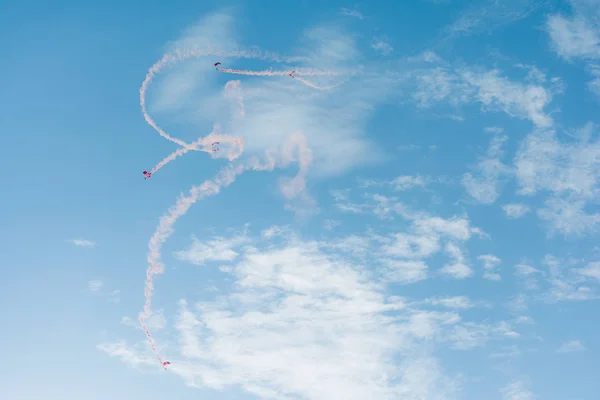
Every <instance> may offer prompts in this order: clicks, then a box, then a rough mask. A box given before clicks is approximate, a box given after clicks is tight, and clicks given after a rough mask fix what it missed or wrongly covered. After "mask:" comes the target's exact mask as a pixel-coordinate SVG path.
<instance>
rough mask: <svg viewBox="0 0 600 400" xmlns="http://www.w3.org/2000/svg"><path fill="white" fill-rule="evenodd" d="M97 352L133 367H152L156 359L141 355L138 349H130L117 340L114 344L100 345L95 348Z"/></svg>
mask: <svg viewBox="0 0 600 400" xmlns="http://www.w3.org/2000/svg"><path fill="white" fill-rule="evenodd" d="M96 347H97V348H98V350H101V351H103V352H105V353H106V354H108V355H109V356H111V357H118V358H120V359H121V361H122V362H124V363H126V364H129V365H133V366H140V365H152V364H154V363H156V358H154V357H153V356H151V355H149V354H146V353H143V352H142V351H140V349H139V347H140V346H138V348H132V347H130V346H128V345H127V342H125V341H124V340H119V341H117V342H114V343H102V344H99V345H98V346H96Z"/></svg>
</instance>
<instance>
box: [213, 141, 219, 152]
mask: <svg viewBox="0 0 600 400" xmlns="http://www.w3.org/2000/svg"><path fill="white" fill-rule="evenodd" d="M215 144H220V142H214V143H213V144H212V146H213V151H218V150H219V148H218V147H217V148H215Z"/></svg>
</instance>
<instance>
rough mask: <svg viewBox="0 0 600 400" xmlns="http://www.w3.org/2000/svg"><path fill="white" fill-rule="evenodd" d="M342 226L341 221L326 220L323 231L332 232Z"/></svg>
mask: <svg viewBox="0 0 600 400" xmlns="http://www.w3.org/2000/svg"><path fill="white" fill-rule="evenodd" d="M341 224H342V222H341V221H336V220H332V219H326V220H325V221H323V229H325V230H328V231H331V230H333V229H335V228H336V227H338V226H340V225H341Z"/></svg>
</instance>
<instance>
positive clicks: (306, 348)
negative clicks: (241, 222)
mask: <svg viewBox="0 0 600 400" xmlns="http://www.w3.org/2000/svg"><path fill="white" fill-rule="evenodd" d="M460 226H461V224H460V223H458V224H457V222H456V221H455V222H453V223H450V222H449V221H446V220H443V219H435V218H434V217H429V218H421V219H419V220H418V222H416V223H415V230H416V231H420V232H422V234H428V235H429V236H430V237H435V235H436V232H440V233H438V234H441V232H444V234H445V235H449V236H452V237H454V240H459V239H458V238H463V239H465V238H467V237H468V236H470V232H469V229H468V225H463V226H462V227H460ZM268 231H269V232H272V234H271V233H270V234H262V235H260V236H258V237H257V236H251V235H247V237H248V241H247V242H246V243H245V245H244V246H243V247H242V248H240V249H239V252H238V255H237V257H235V258H233V259H232V260H231V261H230V262H228V265H229V268H227V269H223V270H222V272H223V273H226V274H228V276H229V278H230V279H231V280H233V285H232V286H231V288H232V290H233V291H232V292H231V293H229V294H227V295H222V294H219V295H218V296H215V297H214V298H212V299H210V298H207V299H206V300H203V301H201V302H197V303H194V304H191V303H189V302H188V301H187V300H181V301H180V302H179V312H178V315H177V317H176V323H175V324H174V327H175V329H176V332H177V336H178V337H177V339H176V342H175V343H177V344H176V345H175V347H172V346H171V345H169V346H168V347H165V352H166V353H169V352H170V353H172V354H166V357H168V359H169V360H171V362H172V365H171V371H172V372H173V373H174V374H176V375H179V376H181V377H182V378H183V379H184V380H185V381H186V383H187V384H189V385H192V386H202V387H210V388H215V389H224V388H226V387H230V386H238V385H239V386H240V387H242V388H243V389H244V390H245V391H246V392H248V393H251V394H254V395H258V396H262V397H263V398H284V397H285V396H304V397H307V398H314V399H328V398H332V397H338V396H339V397H341V398H344V399H357V400H358V399H364V398H370V399H382V400H383V399H388V398H397V397H405V398H451V397H452V395H453V394H455V393H456V389H457V387H458V380H456V379H454V378H453V377H452V376H449V375H447V373H446V372H444V370H443V369H442V368H441V367H440V364H439V361H438V360H437V358H436V357H435V356H434V354H433V353H432V352H431V351H430V350H427V348H428V347H431V345H436V344H437V345H440V346H442V345H449V346H450V347H451V348H453V349H455V350H458V351H467V350H469V349H473V348H477V347H483V346H486V344H487V343H488V342H490V341H492V340H499V341H502V340H514V339H515V338H518V336H519V334H518V333H517V332H515V330H514V329H513V327H512V326H511V324H509V323H507V322H505V321H497V322H476V321H463V319H462V318H461V315H460V314H459V313H460V312H463V311H466V310H468V309H470V308H472V307H474V306H475V305H476V304H475V303H474V302H473V301H472V300H471V299H469V298H468V297H466V296H440V297H437V298H434V299H425V300H424V301H415V302H411V301H408V300H406V299H404V298H401V297H397V296H391V295H389V294H388V293H387V291H386V289H385V286H384V285H382V284H381V281H380V280H378V279H376V278H375V277H374V276H373V273H375V272H376V271H378V270H379V269H375V270H373V271H372V272H369V273H365V271H364V267H363V266H362V262H361V261H360V259H361V257H371V256H372V254H374V253H375V252H374V251H369V250H368V249H369V248H370V246H372V245H375V246H377V244H378V243H382V242H383V243H390V242H389V240H388V239H387V238H385V237H384V236H382V235H376V234H374V233H373V234H370V235H369V236H366V237H354V238H352V240H350V239H351V238H339V239H333V238H330V239H328V240H320V241H314V240H303V239H300V237H299V235H298V234H297V233H296V232H294V231H291V230H290V229H289V228H285V227H272V228H269V229H268ZM234 238H235V235H234V236H233V237H232V238H223V240H224V241H226V242H230V241H232V240H233V239H234ZM349 246H350V247H351V248H358V247H365V248H366V249H367V251H361V252H349V251H348V248H349ZM389 250H390V251H392V249H391V248H390V249H389ZM392 253H394V251H392ZM454 256H455V257H458V256H457V255H456V254H454ZM398 261H400V260H398ZM406 262H407V263H410V262H412V263H418V262H419V261H416V260H412V261H411V260H406ZM413 269H414V270H418V268H413ZM381 273H382V275H383V277H384V278H385V275H386V271H381ZM420 305H435V306H440V307H443V308H445V309H447V310H440V311H432V310H427V309H421V308H420ZM159 314H160V315H161V316H162V313H159ZM123 322H124V323H125V324H130V323H131V320H129V319H124V321H123ZM157 324H158V327H159V328H164V329H169V325H168V324H166V323H165V321H164V320H163V319H162V318H161V319H160V320H157ZM200 326H202V329H198V328H199V327H200ZM315 334H316V335H317V336H315ZM99 348H100V349H101V350H102V351H104V352H106V353H107V354H109V355H111V356H113V357H119V358H121V359H122V360H123V362H126V363H130V364H132V365H138V366H139V365H145V363H151V362H153V361H154V362H155V360H152V359H149V358H147V357H146V356H145V354H146V352H145V351H141V349H139V348H136V347H132V346H128V345H127V344H126V343H125V342H123V341H117V342H114V343H104V344H102V345H101V346H100V347H99ZM357 360H360V362H357ZM248 371H252V372H251V373H248ZM299 371H301V373H299ZM382 377H383V378H382ZM425 378H426V379H425Z"/></svg>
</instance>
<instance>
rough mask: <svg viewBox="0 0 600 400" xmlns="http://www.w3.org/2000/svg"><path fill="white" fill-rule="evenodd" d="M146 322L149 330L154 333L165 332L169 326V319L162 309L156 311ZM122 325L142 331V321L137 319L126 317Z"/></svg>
mask: <svg viewBox="0 0 600 400" xmlns="http://www.w3.org/2000/svg"><path fill="white" fill-rule="evenodd" d="M144 322H145V323H146V326H147V327H148V329H149V330H150V331H152V332H154V331H160V330H163V329H165V328H166V326H167V319H166V317H165V313H164V310H163V309H162V308H161V309H159V310H156V311H154V312H153V313H152V314H151V315H150V316H149V317H147V318H146V319H145V320H144ZM121 323H122V324H123V325H126V326H129V327H132V328H137V329H142V327H141V325H140V321H139V320H138V319H137V318H136V319H133V318H130V317H127V316H126V317H123V318H122V319H121Z"/></svg>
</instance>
